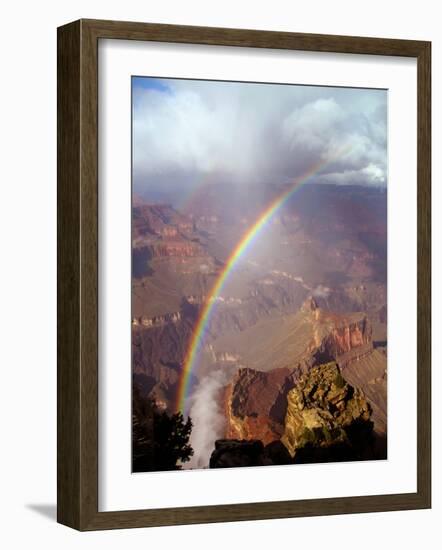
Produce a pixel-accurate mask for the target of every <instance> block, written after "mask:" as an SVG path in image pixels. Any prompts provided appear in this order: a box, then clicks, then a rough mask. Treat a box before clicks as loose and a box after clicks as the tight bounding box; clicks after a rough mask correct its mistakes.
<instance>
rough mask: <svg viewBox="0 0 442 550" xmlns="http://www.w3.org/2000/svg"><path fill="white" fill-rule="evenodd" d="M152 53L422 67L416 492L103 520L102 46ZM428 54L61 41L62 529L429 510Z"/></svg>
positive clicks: (118, 27)
mask: <svg viewBox="0 0 442 550" xmlns="http://www.w3.org/2000/svg"><path fill="white" fill-rule="evenodd" d="M103 38H106V39H116V40H118V39H124V40H140V41H159V42H173V43H183V44H206V45H223V46H236V47H252V48H274V49H280V50H304V51H312V52H335V53H347V54H371V55H378V56H405V57H413V58H416V59H417V70H418V108H417V112H418V143H417V152H418V172H417V178H418V198H417V205H418V248H417V255H418V297H419V298H418V335H417V338H418V340H417V341H418V350H417V354H418V362H417V365H418V377H417V396H416V398H417V448H418V456H417V492H416V493H409V494H385V495H373V496H357V497H345V498H323V499H313V500H294V501H278V502H253V503H247V504H233V505H216V506H197V507H186V508H167V509H146V510H136V511H124V510H122V511H115V512H99V511H98V343H97V341H98V214H97V213H98V190H97V182H98V161H97V158H98V124H97V112H98V41H99V40H100V39H103ZM430 70H431V44H430V43H429V42H423V41H408V40H393V39H382V38H362V37H348V36H331V35H314V34H300V33H285V32H269V31H257V30H239V29H238V30H236V29H225V28H206V27H191V26H177V25H161V24H147V23H132V22H118V21H99V20H79V21H76V22H73V23H70V24H68V25H65V26H63V27H60V28H59V29H58V127H57V130H58V221H57V229H58V432H57V435H58V460H57V467H58V506H57V509H58V521H59V522H60V523H63V524H65V525H68V526H70V527H73V528H75V529H79V530H82V531H86V530H96V529H113V528H129V527H147V526H160V525H176V524H191V523H208V522H223V521H241V520H252V519H273V518H284V517H287V518H288V517H298V516H315V515H331V514H344V513H361V512H380V511H388V510H408V509H419V508H429V507H430V506H431V448H430V436H431V422H430V417H431V403H430V395H431V382H430V345H431V326H430V323H431V317H430V315H431V311H430V307H431V305H430V304H431V302H430V299H431V290H430V289H431V280H430V276H431V271H430V244H431V243H430V223H431V220H430V183H431V173H430V170H431V152H430V151H431V125H430V124H431V120H430V119H431V82H430Z"/></svg>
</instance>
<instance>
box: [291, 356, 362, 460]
mask: <svg viewBox="0 0 442 550" xmlns="http://www.w3.org/2000/svg"><path fill="white" fill-rule="evenodd" d="M371 413H372V410H371V407H370V405H369V404H368V402H367V400H366V399H365V397H364V395H363V394H362V392H361V391H360V390H358V389H355V388H353V387H352V386H350V385H349V384H348V383H347V382H346V381H345V379H344V378H343V377H342V374H341V371H340V369H339V367H338V366H337V364H336V363H335V362H331V363H327V364H324V365H319V366H317V367H313V368H312V369H311V370H310V371H309V372H308V373H306V374H304V375H303V376H302V377H301V378H300V380H299V381H298V382H297V384H296V386H295V387H294V388H293V389H292V390H290V391H289V392H288V394H287V413H286V417H285V423H284V435H283V436H282V438H281V442H282V443H283V444H284V445H285V447H286V448H287V450H288V451H289V453H290V455H291V456H292V458H295V457H296V455H297V454H298V453H301V455H304V456H305V457H307V456H308V455H310V454H318V453H317V449H319V450H321V449H325V450H327V449H332V448H335V447H339V448H343V449H345V448H347V447H348V450H349V451H350V450H353V451H354V452H355V453H356V454H358V452H359V450H360V449H359V447H360V446H364V444H365V443H367V438H369V436H370V433H371V431H372V428H373V423H372V422H371ZM364 438H366V439H365V442H364V440H363V439H364ZM319 454H321V453H319ZM325 454H326V453H324V455H325Z"/></svg>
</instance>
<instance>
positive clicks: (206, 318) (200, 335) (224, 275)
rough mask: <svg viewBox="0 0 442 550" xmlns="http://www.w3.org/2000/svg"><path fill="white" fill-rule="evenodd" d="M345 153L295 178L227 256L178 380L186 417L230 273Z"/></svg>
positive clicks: (181, 407) (179, 399)
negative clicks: (314, 180) (273, 222)
mask: <svg viewBox="0 0 442 550" xmlns="http://www.w3.org/2000/svg"><path fill="white" fill-rule="evenodd" d="M346 152H348V148H345V149H344V150H341V151H340V152H339V153H338V154H336V155H334V156H333V157H332V158H329V159H327V160H321V161H320V162H318V163H316V164H315V165H313V166H312V167H311V168H310V169H309V170H308V171H307V172H305V173H304V174H303V175H302V176H300V177H298V178H297V179H296V180H295V181H294V183H293V184H292V185H291V186H290V187H289V188H288V189H287V190H286V191H284V192H283V193H282V194H280V195H279V196H278V197H277V198H276V199H274V200H273V201H272V202H271V204H270V205H269V206H267V208H266V209H265V210H264V211H263V212H262V213H261V214H260V215H259V216H258V218H257V219H256V221H255V222H254V224H253V225H252V226H251V227H250V228H249V229H247V231H246V232H245V233H244V234H243V236H242V237H241V239H240V240H239V242H238V244H237V245H236V246H235V248H234V249H233V250H232V252H231V254H230V256H229V257H228V259H227V261H226V264H225V266H224V268H223V270H222V271H221V273H220V274H219V275H218V277H217V279H216V281H215V282H214V284H213V286H212V288H211V289H210V292H209V294H208V295H207V297H206V300H205V302H204V305H203V307H202V309H201V311H200V314H199V317H198V320H197V323H196V325H195V328H194V331H193V333H192V338H191V340H190V343H189V346H188V348H187V352H186V355H185V358H184V364H183V370H182V374H181V379H180V382H179V385H178V392H177V409H178V410H179V411H181V412H183V413H185V412H186V411H185V406H186V401H187V397H188V391H189V386H190V379H191V374H192V371H193V369H194V367H195V364H196V358H197V356H198V352H199V350H200V348H201V346H202V343H203V341H204V335H205V332H206V329H207V326H208V325H209V322H210V317H211V314H212V312H213V310H214V306H215V304H216V298H217V297H218V296H219V295H220V294H221V292H222V290H223V288H224V286H225V284H226V282H227V279H228V277H229V275H230V274H231V273H232V271H233V269H234V268H235V266H236V264H237V263H238V261H239V260H240V258H241V257H242V256H244V254H245V253H246V251H247V250H248V249H249V248H250V247H251V245H252V244H253V242H254V241H255V239H256V237H257V236H258V235H259V233H260V232H261V231H262V229H263V228H264V227H265V226H266V225H267V224H268V222H269V221H270V220H271V219H272V218H273V216H274V215H275V213H276V212H277V211H278V210H279V209H280V208H281V206H283V205H284V204H285V203H286V202H287V200H288V199H289V198H290V197H291V196H292V195H293V194H294V193H295V192H296V191H297V190H298V189H300V187H301V186H302V185H303V184H305V183H307V182H308V181H309V180H310V179H311V178H312V177H313V176H314V175H316V174H318V172H320V171H321V170H323V169H324V168H325V167H326V166H327V165H329V164H331V163H332V162H335V161H336V160H337V159H338V158H340V157H341V156H343V154H344V153H346Z"/></svg>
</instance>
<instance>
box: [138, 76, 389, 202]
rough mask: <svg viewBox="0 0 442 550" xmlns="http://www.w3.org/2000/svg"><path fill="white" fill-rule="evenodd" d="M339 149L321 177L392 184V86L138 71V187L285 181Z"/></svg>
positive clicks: (342, 181)
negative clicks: (389, 139) (154, 74)
mask: <svg viewBox="0 0 442 550" xmlns="http://www.w3.org/2000/svg"><path fill="white" fill-rule="evenodd" d="M339 151H345V153H344V154H341V155H340V156H338V157H337V158H336V156H337V154H338V152H339ZM329 158H335V160H334V161H333V162H331V163H329V164H326V166H325V167H324V168H323V169H322V170H321V172H320V173H319V174H318V175H317V178H316V179H317V181H318V182H324V183H336V184H363V185H377V186H385V185H386V181H387V92H386V91H385V90H367V89H350V88H332V87H318V86H296V85H275V84H255V83H233V82H217V81H195V80H168V79H152V78H134V79H133V176H134V188H135V191H136V192H140V191H141V192H143V191H145V190H147V189H149V188H151V189H152V188H153V189H155V188H157V187H162V188H167V187H168V186H169V187H173V186H175V185H177V183H178V182H179V184H180V185H181V186H183V185H184V186H185V185H189V186H191V185H192V183H193V182H194V181H195V180H198V179H201V178H206V177H211V179H212V181H216V180H217V179H218V180H219V181H225V180H226V179H229V180H230V181H235V182H239V183H241V182H246V183H247V184H250V183H253V182H258V183H262V182H268V181H272V182H274V183H284V182H286V181H290V180H292V179H293V178H296V177H299V176H302V174H303V173H305V172H306V171H308V170H309V168H310V167H311V166H312V165H313V164H316V163H318V162H320V161H326V160H327V159H329Z"/></svg>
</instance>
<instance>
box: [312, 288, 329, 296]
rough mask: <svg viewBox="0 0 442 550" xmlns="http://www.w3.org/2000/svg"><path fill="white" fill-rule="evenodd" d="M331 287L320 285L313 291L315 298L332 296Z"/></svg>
mask: <svg viewBox="0 0 442 550" xmlns="http://www.w3.org/2000/svg"><path fill="white" fill-rule="evenodd" d="M330 292H331V289H330V288H329V287H328V286H324V285H318V286H317V287H316V288H315V289H314V290H313V292H312V294H313V296H314V297H315V298H328V297H329V296H330Z"/></svg>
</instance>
